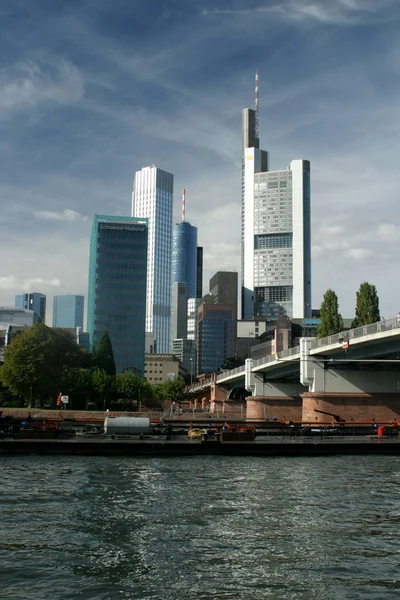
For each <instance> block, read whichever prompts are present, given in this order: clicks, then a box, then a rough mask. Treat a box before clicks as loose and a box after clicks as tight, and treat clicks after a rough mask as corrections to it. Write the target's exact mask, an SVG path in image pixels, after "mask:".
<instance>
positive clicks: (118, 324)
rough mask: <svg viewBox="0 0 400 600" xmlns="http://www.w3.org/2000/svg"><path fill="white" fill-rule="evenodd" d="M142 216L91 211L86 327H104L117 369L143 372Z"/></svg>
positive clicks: (93, 331) (93, 339)
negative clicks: (115, 215)
mask: <svg viewBox="0 0 400 600" xmlns="http://www.w3.org/2000/svg"><path fill="white" fill-rule="evenodd" d="M146 277H147V219H144V218H140V219H137V218H132V217H110V216H103V215H95V218H94V222H93V227H92V233H91V238H90V259H89V294H88V311H87V329H88V332H89V334H90V343H91V347H93V346H95V347H96V346H97V345H98V343H99V341H100V338H101V336H102V334H103V332H104V330H105V329H107V331H108V333H109V336H110V339H111V343H112V347H113V351H114V359H115V366H116V369H117V373H123V372H124V371H127V370H131V371H133V372H134V373H135V374H136V375H139V376H142V377H143V375H144V357H145V318H146Z"/></svg>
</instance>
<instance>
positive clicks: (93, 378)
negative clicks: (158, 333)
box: [0, 323, 185, 410]
mask: <svg viewBox="0 0 400 600" xmlns="http://www.w3.org/2000/svg"><path fill="white" fill-rule="evenodd" d="M184 387H185V381H184V380H183V379H182V378H177V379H174V380H172V381H168V382H166V383H163V384H159V385H154V386H152V385H150V384H149V383H148V382H147V381H146V379H144V378H143V377H140V376H138V375H137V374H135V373H134V372H133V371H126V372H124V373H118V374H117V373H116V369H115V361H114V354H113V349H112V344H111V340H110V337H109V334H108V332H107V331H104V333H103V335H102V337H101V339H100V341H99V344H98V346H97V348H94V349H93V351H92V352H91V353H89V352H87V351H85V350H84V349H82V348H80V347H79V346H78V345H77V343H76V342H75V340H74V338H73V336H72V335H71V334H70V333H69V332H66V331H65V330H63V329H57V328H55V329H53V328H50V327H47V326H46V325H44V324H43V323H40V324H37V325H33V326H32V327H29V328H28V329H27V330H26V331H23V332H21V333H18V334H16V335H14V337H13V338H12V340H11V342H10V343H9V345H8V346H7V347H6V348H5V350H4V364H3V365H2V366H0V405H2V406H7V405H8V406H27V405H32V406H37V407H44V406H48V407H52V408H55V407H56V406H57V398H58V396H59V395H60V394H62V395H64V396H68V397H69V400H70V403H71V406H72V408H74V409H78V410H79V409H81V410H84V409H86V408H87V407H88V406H91V407H93V408H96V409H97V410H105V409H107V408H109V409H113V410H118V409H119V410H132V409H133V410H136V409H139V408H140V407H142V408H143V407H147V408H153V409H162V408H163V406H164V403H165V401H168V403H169V402H181V401H182V399H183V390H184Z"/></svg>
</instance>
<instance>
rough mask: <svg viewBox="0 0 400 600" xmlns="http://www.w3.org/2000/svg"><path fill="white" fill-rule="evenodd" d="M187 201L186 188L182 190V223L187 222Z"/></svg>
mask: <svg viewBox="0 0 400 600" xmlns="http://www.w3.org/2000/svg"><path fill="white" fill-rule="evenodd" d="M185 203H186V190H185V189H183V190H182V223H184V222H185Z"/></svg>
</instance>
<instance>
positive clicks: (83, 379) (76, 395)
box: [62, 368, 93, 410]
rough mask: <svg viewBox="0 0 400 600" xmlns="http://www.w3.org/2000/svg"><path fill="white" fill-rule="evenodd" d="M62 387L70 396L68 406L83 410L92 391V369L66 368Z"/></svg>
mask: <svg viewBox="0 0 400 600" xmlns="http://www.w3.org/2000/svg"><path fill="white" fill-rule="evenodd" d="M62 389H63V393H64V394H66V395H68V396H69V397H70V403H71V404H70V406H72V407H73V408H74V409H81V410H85V409H86V408H87V403H88V401H89V398H90V397H91V395H92V393H93V376H92V371H91V370H90V369H83V368H78V369H67V370H66V371H65V379H64V383H63V388H62Z"/></svg>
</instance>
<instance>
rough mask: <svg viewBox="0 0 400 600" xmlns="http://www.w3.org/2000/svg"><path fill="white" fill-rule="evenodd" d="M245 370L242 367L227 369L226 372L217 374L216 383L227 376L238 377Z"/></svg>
mask: <svg viewBox="0 0 400 600" xmlns="http://www.w3.org/2000/svg"><path fill="white" fill-rule="evenodd" d="M245 370H246V367H245V366H244V365H242V366H241V367H236V369H227V370H226V371H223V372H222V373H218V375H217V382H218V381H221V380H222V379H225V377H226V376H227V374H228V375H229V376H230V375H239V373H244V372H245Z"/></svg>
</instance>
